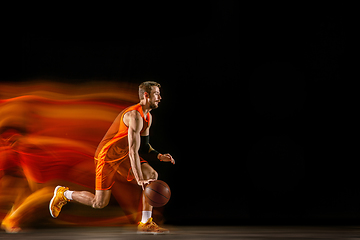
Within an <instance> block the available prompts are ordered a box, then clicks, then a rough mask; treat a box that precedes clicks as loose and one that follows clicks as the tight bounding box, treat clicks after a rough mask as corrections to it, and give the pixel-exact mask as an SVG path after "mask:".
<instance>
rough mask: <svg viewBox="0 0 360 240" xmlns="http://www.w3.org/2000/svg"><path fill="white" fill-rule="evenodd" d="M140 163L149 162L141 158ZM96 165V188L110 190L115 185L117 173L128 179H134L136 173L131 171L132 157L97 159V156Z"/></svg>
mask: <svg viewBox="0 0 360 240" xmlns="http://www.w3.org/2000/svg"><path fill="white" fill-rule="evenodd" d="M140 163H141V164H143V163H147V161H146V160H144V159H143V158H140ZM95 165H96V180H95V190H109V189H111V187H112V186H113V185H114V183H115V180H114V176H115V173H118V174H120V175H121V176H123V177H125V178H126V179H127V181H129V182H130V181H132V180H133V179H134V175H133V174H132V172H131V164H130V158H129V157H126V158H125V159H121V160H119V161H116V160H115V161H107V160H106V159H105V160H97V159H96V158H95Z"/></svg>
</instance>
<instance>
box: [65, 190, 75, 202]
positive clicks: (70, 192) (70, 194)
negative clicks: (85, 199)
mask: <svg viewBox="0 0 360 240" xmlns="http://www.w3.org/2000/svg"><path fill="white" fill-rule="evenodd" d="M73 192H74V191H70V190H66V191H65V192H64V196H65V197H66V198H67V199H69V200H73V199H72V194H73Z"/></svg>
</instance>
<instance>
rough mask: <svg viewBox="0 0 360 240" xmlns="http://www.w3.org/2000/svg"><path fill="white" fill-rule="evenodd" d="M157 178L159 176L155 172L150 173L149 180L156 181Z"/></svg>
mask: <svg viewBox="0 0 360 240" xmlns="http://www.w3.org/2000/svg"><path fill="white" fill-rule="evenodd" d="M158 176H159V174H158V173H157V171H155V170H154V171H152V172H151V177H150V178H149V179H156V180H157V179H158Z"/></svg>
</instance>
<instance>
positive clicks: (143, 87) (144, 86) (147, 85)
mask: <svg viewBox="0 0 360 240" xmlns="http://www.w3.org/2000/svg"><path fill="white" fill-rule="evenodd" d="M152 86H156V87H158V88H160V87H161V85H160V84H159V83H157V82H154V81H146V82H143V83H141V84H140V86H139V98H140V100H141V99H143V98H144V93H145V92H147V93H148V94H150V92H151V87H152Z"/></svg>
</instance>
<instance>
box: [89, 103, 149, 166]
mask: <svg viewBox="0 0 360 240" xmlns="http://www.w3.org/2000/svg"><path fill="white" fill-rule="evenodd" d="M133 110H135V111H138V112H139V113H140V115H141V117H142V119H143V128H142V129H141V132H140V134H141V133H142V132H144V131H145V129H146V128H147V127H148V125H149V119H150V114H149V113H147V115H146V118H145V116H144V113H143V110H142V107H141V105H140V104H136V105H133V106H130V107H128V108H126V109H124V110H123V111H122V112H121V113H120V114H119V115H118V116H117V118H116V119H115V121H114V123H113V124H112V125H111V127H110V128H109V130H108V131H107V133H106V134H105V136H104V138H103V139H102V141H101V142H100V144H99V147H98V149H97V151H96V153H95V160H97V161H107V162H114V161H123V160H125V158H127V157H128V153H129V143H128V129H129V127H128V126H126V124H125V123H124V115H125V113H127V112H130V111H133Z"/></svg>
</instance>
